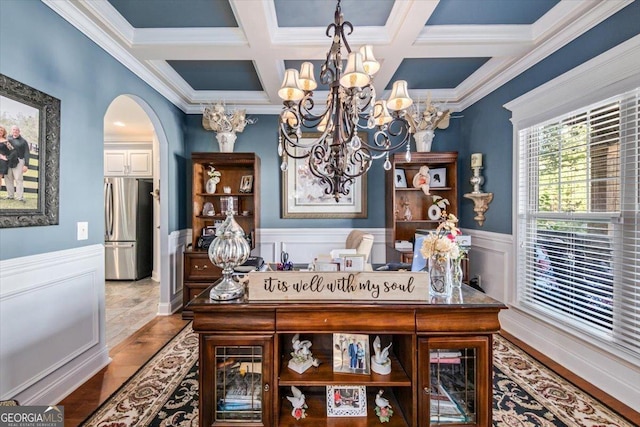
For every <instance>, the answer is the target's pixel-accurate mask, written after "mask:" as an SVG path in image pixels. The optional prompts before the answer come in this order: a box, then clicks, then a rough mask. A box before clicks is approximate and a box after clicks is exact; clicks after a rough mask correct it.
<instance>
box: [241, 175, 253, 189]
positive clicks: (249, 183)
mask: <svg viewBox="0 0 640 427" xmlns="http://www.w3.org/2000/svg"><path fill="white" fill-rule="evenodd" d="M252 191H253V175H244V176H243V177H242V179H241V180H240V193H251V192H252Z"/></svg>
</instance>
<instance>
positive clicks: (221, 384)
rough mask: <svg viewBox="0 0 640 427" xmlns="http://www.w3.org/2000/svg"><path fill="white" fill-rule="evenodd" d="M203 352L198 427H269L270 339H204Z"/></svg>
mask: <svg viewBox="0 0 640 427" xmlns="http://www.w3.org/2000/svg"><path fill="white" fill-rule="evenodd" d="M204 351H205V354H206V358H207V360H209V361H210V363H209V366H208V368H205V369H203V378H201V382H200V385H201V387H202V389H201V390H202V394H201V401H200V403H201V408H202V419H201V421H202V423H201V425H204V426H210V425H214V426H226V425H234V426H237V425H256V426H266V425H270V420H271V403H270V402H271V399H270V394H269V391H270V383H271V376H270V375H271V363H270V361H271V357H272V356H271V337H269V338H267V339H252V338H226V337H220V336H218V337H215V338H210V337H206V338H205V345H204ZM205 370H206V371H207V372H204V371H205Z"/></svg>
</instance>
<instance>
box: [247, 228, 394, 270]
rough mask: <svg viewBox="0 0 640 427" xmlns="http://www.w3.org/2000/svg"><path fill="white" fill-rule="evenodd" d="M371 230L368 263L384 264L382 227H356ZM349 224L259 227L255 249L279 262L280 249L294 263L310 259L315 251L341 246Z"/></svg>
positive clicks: (368, 231) (327, 250)
mask: <svg viewBox="0 0 640 427" xmlns="http://www.w3.org/2000/svg"><path fill="white" fill-rule="evenodd" d="M358 229H359V230H362V231H364V232H366V233H371V234H373V237H374V241H373V248H372V249H371V258H370V260H371V263H372V264H384V263H385V262H386V261H385V257H386V255H385V250H386V249H385V229H384V228H358ZM351 230H353V229H352V228H261V229H259V230H257V241H258V242H259V246H258V251H259V254H258V255H260V256H261V257H262V258H264V260H265V262H280V253H281V252H282V251H285V252H288V253H289V260H290V261H291V262H293V263H294V264H295V263H310V262H313V260H314V258H315V257H316V256H317V255H319V254H328V253H329V252H330V251H331V250H332V249H340V248H344V247H345V242H346V240H347V236H348V235H349V232H351Z"/></svg>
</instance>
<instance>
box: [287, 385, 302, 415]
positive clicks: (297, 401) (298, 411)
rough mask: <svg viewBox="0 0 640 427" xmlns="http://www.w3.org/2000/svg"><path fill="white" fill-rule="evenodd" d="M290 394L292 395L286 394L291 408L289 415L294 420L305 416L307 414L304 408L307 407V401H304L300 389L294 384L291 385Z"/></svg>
mask: <svg viewBox="0 0 640 427" xmlns="http://www.w3.org/2000/svg"><path fill="white" fill-rule="evenodd" d="M291 394H293V396H287V400H289V402H291V405H292V406H293V409H292V410H291V416H292V417H293V418H295V419H296V420H299V419H301V418H305V417H306V416H307V414H306V412H305V409H307V403H306V402H305V396H304V394H302V392H301V391H300V389H298V388H297V387H296V386H291Z"/></svg>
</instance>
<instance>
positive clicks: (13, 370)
mask: <svg viewBox="0 0 640 427" xmlns="http://www.w3.org/2000/svg"><path fill="white" fill-rule="evenodd" d="M0 283H1V284H2V286H1V287H0V372H1V373H2V374H1V375H0V399H17V400H18V401H19V402H20V403H21V404H23V405H50V404H54V403H57V402H59V401H60V400H61V399H62V398H63V397H64V396H66V395H67V394H68V393H69V391H70V390H74V389H75V388H77V387H78V386H79V385H81V384H82V383H83V382H85V381H86V380H87V379H88V378H90V377H91V376H92V375H94V374H95V373H96V372H98V371H99V370H100V369H101V368H103V367H104V366H106V365H107V364H108V363H109V361H110V360H109V353H108V349H107V347H106V339H105V326H104V323H103V319H104V318H105V316H104V247H103V245H92V246H84V247H81V248H75V249H69V250H64V251H58V252H51V253H46V254H39V255H34V256H28V257H21V258H14V259H9V260H4V261H0Z"/></svg>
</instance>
